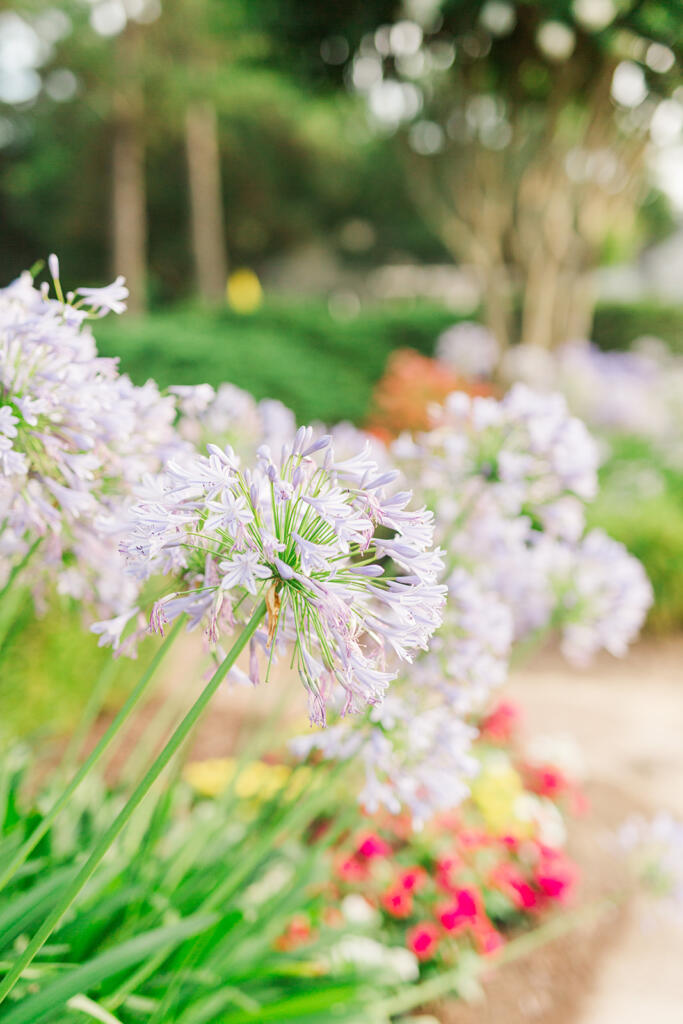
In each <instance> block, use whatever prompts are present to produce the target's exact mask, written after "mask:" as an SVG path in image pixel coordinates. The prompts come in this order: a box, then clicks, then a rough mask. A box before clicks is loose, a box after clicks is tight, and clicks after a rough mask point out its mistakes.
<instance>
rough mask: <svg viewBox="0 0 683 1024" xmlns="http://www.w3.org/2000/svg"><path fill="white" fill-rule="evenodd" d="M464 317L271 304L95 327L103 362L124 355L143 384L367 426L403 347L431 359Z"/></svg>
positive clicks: (422, 307) (186, 310)
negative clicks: (238, 393) (241, 392)
mask: <svg viewBox="0 0 683 1024" xmlns="http://www.w3.org/2000/svg"><path fill="white" fill-rule="evenodd" d="M456 319H457V317H455V316H454V315H453V313H452V312H450V311H448V310H446V309H443V308H441V307H438V306H433V305H429V304H425V303H409V302H406V303H397V304H393V305H387V306H383V307H381V309H376V310H368V311H367V312H363V313H361V314H360V315H359V316H357V317H355V318H354V319H353V320H346V321H340V320H336V319H334V318H333V317H332V316H330V314H329V312H328V311H327V308H326V307H325V306H324V305H322V304H320V303H309V304H306V305H302V304H300V303H284V302H282V303H268V304H267V305H265V306H264V307H263V308H262V309H261V310H259V311H258V312H257V313H254V314H251V315H249V316H244V315H239V314H237V313H233V312H231V311H230V310H227V309H226V310H216V311H214V312H211V311H201V310H198V309H196V308H192V307H180V308H175V309H173V310H169V311H164V312H158V313H154V314H152V315H151V316H149V317H147V318H146V319H144V320H138V321H136V320H129V319H123V320H120V321H117V320H115V319H114V318H113V317H110V318H109V319H108V320H106V321H103V322H102V323H101V324H98V325H97V327H96V337H97V342H98V346H99V349H100V352H101V354H102V355H108V356H112V355H118V356H120V357H121V369H122V370H124V371H125V372H127V373H129V374H130V376H131V377H132V378H133V380H134V381H135V382H136V383H142V382H144V381H145V380H146V379H147V378H148V377H154V378H155V379H156V380H157V381H158V382H159V384H160V385H161V386H162V387H165V386H168V385H170V384H201V383H204V382H207V381H208V382H209V383H210V384H213V385H216V384H220V383H221V382H222V381H230V382H231V383H232V384H237V385H238V386H239V387H242V388H245V389H246V390H247V391H250V392H251V393H252V394H253V395H255V397H256V398H266V397H268V398H279V399H280V400H281V401H283V402H285V404H286V405H288V406H289V407H290V408H291V409H293V410H294V412H295V413H296V415H297V418H298V419H299V420H300V421H302V422H307V421H311V420H316V419H322V420H325V421H327V422H336V421H339V420H344V419H351V420H354V421H356V422H361V421H362V420H363V419H364V417H365V415H366V413H367V410H368V406H369V402H370V395H371V392H372V388H373V386H374V384H375V382H376V381H377V380H378V379H379V378H380V377H381V375H382V372H383V370H384V367H385V365H386V361H387V358H388V356H389V354H390V352H391V351H392V349H394V348H398V347H401V346H410V347H412V348H415V349H418V350H419V351H420V352H424V353H428V354H431V353H432V352H433V349H434V343H435V341H436V338H437V335H438V334H439V333H440V331H442V330H444V328H446V327H448V326H449V325H450V324H452V323H453V322H454V321H455V320H456Z"/></svg>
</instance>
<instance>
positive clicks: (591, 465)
mask: <svg viewBox="0 0 683 1024" xmlns="http://www.w3.org/2000/svg"><path fill="white" fill-rule="evenodd" d="M433 422H434V427H433V429H432V430H430V431H427V432H424V433H421V434H417V435H415V436H414V437H411V436H408V435H405V436H403V437H401V438H399V439H398V440H397V442H396V443H395V445H394V453H395V455H396V456H397V458H398V461H399V464H401V465H402V467H403V468H404V470H405V472H406V475H407V476H408V477H409V479H410V480H411V483H412V484H413V486H414V487H415V489H416V491H417V493H419V494H421V495H422V497H423V498H424V500H425V501H426V502H427V504H428V505H429V506H430V507H432V508H433V509H434V510H435V513H436V521H437V524H438V540H439V542H440V543H441V544H442V546H443V547H444V548H445V550H446V552H447V560H448V564H449V566H454V567H460V568H461V569H464V570H466V571H467V572H468V573H469V574H471V575H472V576H473V577H474V578H475V579H476V580H477V582H478V584H479V585H480V586H481V587H482V588H483V590H484V591H485V592H486V593H487V594H490V595H492V596H494V597H495V599H496V600H497V601H499V602H500V603H502V604H504V605H506V606H507V608H508V609H509V610H510V614H511V615H512V618H513V621H514V636H515V639H516V640H522V639H524V638H526V637H529V636H533V635H535V634H541V633H543V632H545V631H547V630H550V629H558V630H560V631H562V634H563V650H564V652H565V653H566V654H567V655H568V656H569V657H572V658H573V659H574V660H576V661H581V662H583V661H586V660H587V658H588V657H589V656H590V655H591V654H593V653H594V652H595V651H597V650H598V649H600V648H601V647H605V648H606V649H607V650H610V651H612V652H613V653H615V654H623V653H624V651H625V649H626V647H627V645H628V644H629V643H630V642H631V641H632V640H633V639H634V638H635V636H636V635H637V632H638V630H639V628H640V626H641V624H642V621H643V618H644V616H645V613H646V612H647V609H648V607H649V605H650V603H651V600H652V594H651V588H650V585H649V583H648V581H647V579H646V577H645V574H644V572H643V569H642V567H641V566H640V563H638V562H637V560H636V559H634V558H633V557H632V556H631V555H629V554H628V552H627V551H626V550H625V548H624V547H623V546H622V545H620V544H618V543H616V542H614V541H611V540H609V538H607V537H605V536H604V534H602V533H600V532H599V531H593V532H592V533H589V534H585V505H586V502H587V501H589V500H590V499H591V498H592V497H593V496H594V494H595V491H596V488H597V474H596V471H597V464H598V453H597V448H596V445H595V443H594V442H593V441H592V439H591V438H590V435H589V434H588V432H587V430H586V428H585V427H584V425H583V424H582V423H581V422H580V421H579V420H578V419H576V418H575V417H573V416H571V415H570V414H569V412H568V410H567V406H566V403H565V401H564V399H563V398H562V397H561V396H560V395H556V394H553V395H542V394H536V393H535V392H533V391H531V390H530V389H529V388H528V387H526V386H525V385H522V384H517V385H515V386H514V387H513V388H512V389H511V390H510V391H509V392H508V394H507V395H506V396H505V397H504V398H503V399H502V400H500V401H496V400H495V399H492V398H470V397H469V396H467V395H464V394H460V393H457V394H454V395H452V396H451V397H450V398H449V399H447V401H446V402H445V403H444V406H443V407H440V408H437V409H434V410H433Z"/></svg>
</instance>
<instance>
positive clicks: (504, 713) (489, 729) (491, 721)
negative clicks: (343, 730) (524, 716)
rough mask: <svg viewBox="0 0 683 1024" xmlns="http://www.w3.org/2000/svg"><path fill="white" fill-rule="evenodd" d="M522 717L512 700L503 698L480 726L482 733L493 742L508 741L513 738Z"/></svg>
mask: <svg viewBox="0 0 683 1024" xmlns="http://www.w3.org/2000/svg"><path fill="white" fill-rule="evenodd" d="M520 718H521V715H520V711H519V708H518V707H517V705H516V704H513V703H512V701H508V700H501V701H500V702H499V703H498V704H496V706H495V708H494V709H493V711H491V712H490V713H489V714H488V715H487V716H486V718H485V719H484V720H483V721H482V722H481V724H480V726H479V732H480V733H481V735H482V736H483V737H484V738H485V739H487V740H490V741H491V742H492V743H506V742H507V741H508V740H510V739H511V738H512V735H513V733H514V732H515V730H516V728H517V726H518V725H519V720H520Z"/></svg>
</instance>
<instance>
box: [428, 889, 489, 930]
mask: <svg viewBox="0 0 683 1024" xmlns="http://www.w3.org/2000/svg"><path fill="white" fill-rule="evenodd" d="M480 913H481V897H480V895H479V893H478V892H477V891H476V889H458V890H457V891H456V894H455V899H454V900H453V902H452V903H449V904H448V905H447V906H445V907H442V908H441V909H440V910H439V911H438V916H439V921H440V922H441V924H442V926H443V927H444V928H445V930H446V931H447V932H458V931H461V930H462V929H463V928H467V927H468V926H469V925H473V924H474V923H475V922H476V921H477V919H478V918H479V915H480Z"/></svg>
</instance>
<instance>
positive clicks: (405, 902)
mask: <svg viewBox="0 0 683 1024" xmlns="http://www.w3.org/2000/svg"><path fill="white" fill-rule="evenodd" d="M382 906H383V907H384V909H385V910H386V911H387V912H388V913H389V914H391V916H392V917H410V915H411V914H412V912H413V897H412V895H411V894H410V893H409V892H405V890H404V889H389V890H388V892H385V893H384V895H383V896H382Z"/></svg>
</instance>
